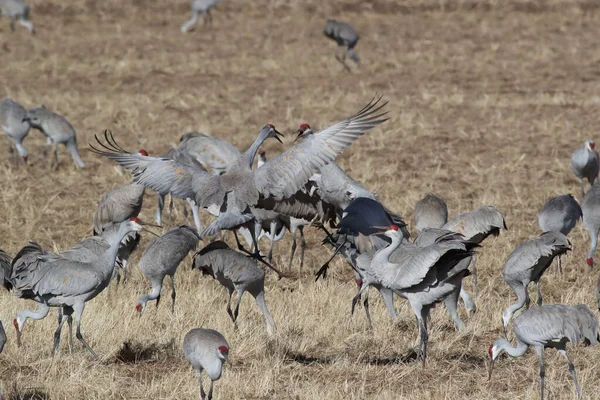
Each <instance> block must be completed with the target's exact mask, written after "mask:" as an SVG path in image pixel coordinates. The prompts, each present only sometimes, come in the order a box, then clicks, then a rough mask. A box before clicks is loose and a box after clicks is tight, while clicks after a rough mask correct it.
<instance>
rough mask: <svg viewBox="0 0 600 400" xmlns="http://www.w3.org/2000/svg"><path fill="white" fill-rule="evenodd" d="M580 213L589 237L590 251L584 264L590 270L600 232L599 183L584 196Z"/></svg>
mask: <svg viewBox="0 0 600 400" xmlns="http://www.w3.org/2000/svg"><path fill="white" fill-rule="evenodd" d="M581 211H582V212H583V226H584V227H585V229H586V230H587V231H588V233H589V235H590V249H589V251H588V254H587V259H586V263H587V265H589V266H590V268H592V267H593V266H594V255H595V253H596V247H597V246H598V233H599V232H600V183H595V184H593V185H592V187H591V189H590V190H588V192H587V193H586V194H585V196H584V197H583V200H582V201H581Z"/></svg>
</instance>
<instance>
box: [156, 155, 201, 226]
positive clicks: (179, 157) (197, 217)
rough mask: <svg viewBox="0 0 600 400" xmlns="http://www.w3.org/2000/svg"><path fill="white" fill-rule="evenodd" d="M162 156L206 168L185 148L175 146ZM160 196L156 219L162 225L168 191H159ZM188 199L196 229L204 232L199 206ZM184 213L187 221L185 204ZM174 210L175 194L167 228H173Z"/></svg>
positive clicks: (170, 206) (170, 205)
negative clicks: (172, 216) (172, 217)
mask: <svg viewBox="0 0 600 400" xmlns="http://www.w3.org/2000/svg"><path fill="white" fill-rule="evenodd" d="M162 158H168V159H171V160H176V161H178V162H180V163H182V164H186V165H189V166H193V167H196V168H199V169H202V170H205V169H204V167H203V166H202V164H201V163H200V162H198V161H197V159H196V158H195V157H193V156H192V155H190V154H188V153H187V151H186V149H185V148H173V149H170V150H169V151H168V152H167V153H166V154H165V155H164V156H162ZM157 196H158V207H157V209H156V214H155V217H154V219H155V221H156V223H157V224H159V225H162V210H163V208H164V204H165V196H166V193H157ZM186 201H187V202H188V204H189V205H190V208H191V209H192V215H193V217H194V224H195V225H196V230H197V231H198V232H202V223H201V222H200V213H199V210H198V206H197V205H196V203H195V202H194V199H193V198H191V197H190V198H187V199H186ZM183 210H184V215H185V218H186V223H187V208H186V207H185V205H184V206H183ZM172 212H173V196H171V201H170V202H169V219H168V222H167V229H170V228H171V214H172Z"/></svg>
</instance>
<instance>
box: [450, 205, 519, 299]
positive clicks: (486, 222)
mask: <svg viewBox="0 0 600 400" xmlns="http://www.w3.org/2000/svg"><path fill="white" fill-rule="evenodd" d="M442 229H446V230H449V231H452V232H457V233H460V234H461V235H463V236H464V238H465V240H467V241H469V242H474V243H477V244H480V243H482V242H483V241H484V240H485V239H486V238H487V237H488V236H491V235H493V236H498V235H499V234H500V230H501V229H507V228H506V222H505V221H504V216H503V215H502V214H501V213H500V211H498V210H497V209H496V208H494V207H492V206H481V207H479V208H478V209H476V210H473V211H469V212H466V213H462V214H459V215H457V216H455V217H454V218H452V219H450V221H448V222H446V223H445V224H444V226H442ZM471 272H472V273H473V286H474V289H475V296H477V293H478V284H477V265H476V262H475V257H473V259H472V260H471Z"/></svg>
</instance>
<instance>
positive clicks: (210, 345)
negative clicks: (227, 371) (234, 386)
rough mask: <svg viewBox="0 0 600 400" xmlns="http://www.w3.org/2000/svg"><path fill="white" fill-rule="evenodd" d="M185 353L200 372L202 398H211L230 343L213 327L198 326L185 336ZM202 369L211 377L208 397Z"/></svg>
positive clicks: (209, 399) (203, 399) (227, 354)
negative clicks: (203, 383)
mask: <svg viewBox="0 0 600 400" xmlns="http://www.w3.org/2000/svg"><path fill="white" fill-rule="evenodd" d="M183 354H184V355H185V358H186V360H188V361H189V362H190V364H192V367H193V368H194V370H195V371H196V373H197V374H198V380H199V381H200V398H201V399H202V400H205V399H206V400H211V399H212V395H213V384H214V381H218V380H219V378H221V373H222V371H223V364H224V363H225V362H226V361H227V358H228V357H229V343H227V340H225V338H224V337H223V335H221V334H220V333H219V332H217V331H215V330H213V329H201V328H196V329H192V330H191V331H189V332H188V333H187V334H186V335H185V337H184V338H183ZM202 371H206V373H207V375H208V377H209V378H210V389H209V390H208V397H206V393H204V388H203V387H202Z"/></svg>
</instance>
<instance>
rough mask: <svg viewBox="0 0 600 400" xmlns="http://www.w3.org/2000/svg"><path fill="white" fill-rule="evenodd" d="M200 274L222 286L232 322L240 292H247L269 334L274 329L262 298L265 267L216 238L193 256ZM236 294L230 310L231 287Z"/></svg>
mask: <svg viewBox="0 0 600 400" xmlns="http://www.w3.org/2000/svg"><path fill="white" fill-rule="evenodd" d="M192 268H197V269H198V270H200V272H202V275H210V276H212V277H213V278H214V279H216V280H217V281H219V283H220V284H221V285H222V286H224V287H225V288H226V289H227V291H228V292H229V299H228V300H227V313H228V314H229V316H230V317H231V320H232V321H233V323H234V324H236V321H237V317H238V312H239V309H240V303H241V301H242V296H243V295H244V293H245V292H249V293H250V294H251V295H252V296H253V297H254V299H255V300H256V305H257V306H258V308H259V309H260V311H261V312H262V314H263V315H264V317H265V321H266V323H267V332H268V333H269V334H272V333H274V332H275V331H277V327H276V326H275V321H274V320H273V317H272V316H271V313H269V310H268V308H267V302H266V301H265V271H263V270H262V269H261V268H260V267H259V266H258V265H257V264H256V261H254V260H253V259H251V258H248V257H246V256H245V255H243V254H241V253H238V252H237V251H235V250H232V249H231V248H229V246H227V244H226V243H225V242H222V241H220V240H217V241H214V242H212V243H210V244H209V245H208V246H206V247H204V248H203V249H202V250H200V251H199V252H198V253H196V255H195V256H194V265H193V267H192ZM234 290H235V291H236V292H237V294H238V298H237V304H236V306H235V310H234V311H233V312H232V311H231V298H232V296H233V291H234Z"/></svg>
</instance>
